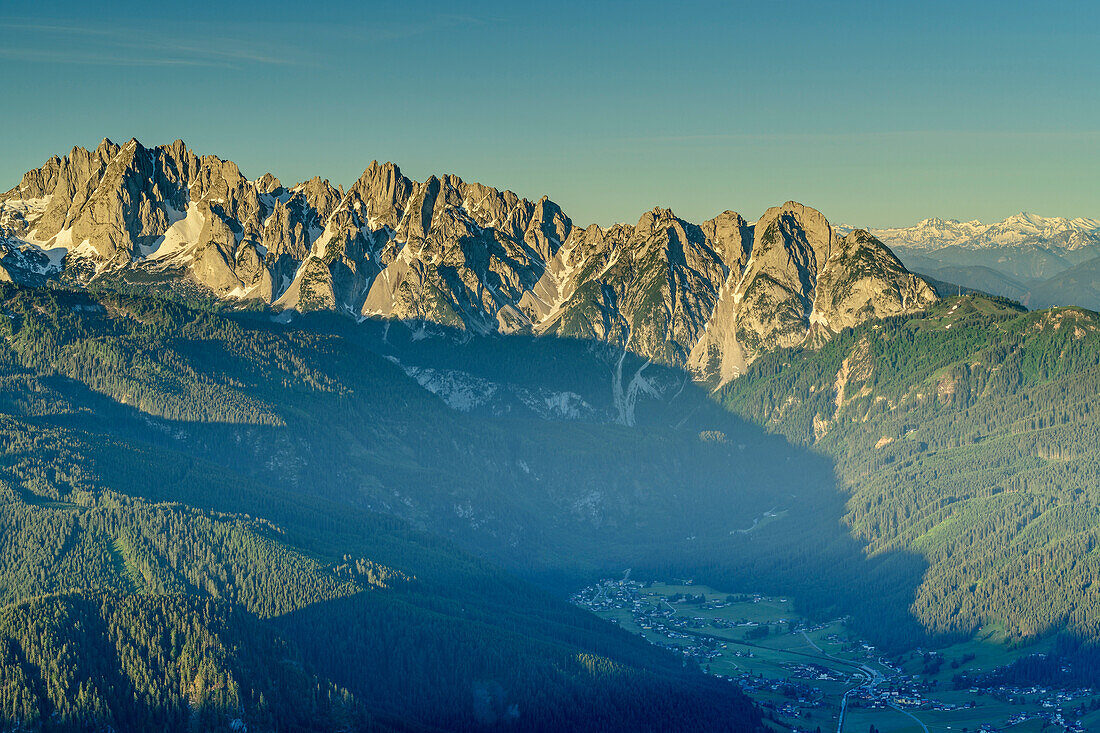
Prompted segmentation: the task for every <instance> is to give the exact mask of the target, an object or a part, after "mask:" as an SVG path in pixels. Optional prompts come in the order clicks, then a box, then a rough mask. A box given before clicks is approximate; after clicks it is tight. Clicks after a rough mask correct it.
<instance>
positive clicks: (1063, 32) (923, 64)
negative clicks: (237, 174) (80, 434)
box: [0, 0, 1100, 226]
mask: <svg viewBox="0 0 1100 733" xmlns="http://www.w3.org/2000/svg"><path fill="white" fill-rule="evenodd" d="M153 5H155V4H154V3H148V2H140V3H138V2H116V3H110V4H107V5H101V4H95V3H86V2H81V3H49V2H42V3H20V4H15V3H5V4H0V79H3V87H4V89H3V97H2V98H3V99H4V103H3V104H2V105H0V123H2V124H3V128H4V129H5V130H6V131H7V134H5V135H3V136H2V138H0V190H2V189H7V188H9V187H10V186H12V185H15V184H16V183H17V182H18V179H19V177H20V175H21V174H22V172H23V171H24V170H26V169H28V168H32V167H37V166H38V165H41V163H42V161H43V160H45V159H46V158H47V157H49V156H50V155H52V154H55V153H59V154H63V153H65V152H66V151H68V150H69V149H70V148H71V147H72V146H73V145H83V146H94V145H96V144H97V143H98V142H99V140H100V139H102V138H103V137H104V136H107V137H110V138H112V139H114V140H116V141H120V142H121V141H124V140H126V139H128V138H130V137H137V138H138V139H139V140H141V141H142V142H143V143H145V144H147V145H152V144H157V143H162V142H169V141H171V140H173V139H175V138H177V137H179V138H183V139H184V140H185V141H186V142H187V143H188V144H189V145H191V147H192V148H194V149H195V150H196V151H197V152H199V153H212V154H217V155H219V156H222V157H226V158H231V159H233V160H235V161H237V162H238V163H239V164H240V165H241V168H242V170H243V171H244V172H245V174H246V175H249V176H253V177H254V176H258V175H260V174H262V173H263V172H265V171H267V170H270V171H271V172H272V173H274V174H275V175H277V176H279V177H280V178H281V179H282V180H283V181H284V182H286V183H291V182H295V181H297V180H300V179H304V178H308V177H310V176H312V175H321V176H323V177H326V178H329V179H330V180H332V181H333V182H334V183H342V184H344V185H347V184H348V183H350V182H352V181H354V180H355V179H356V178H357V177H358V175H359V173H360V172H361V171H362V170H363V168H365V167H366V165H367V164H368V163H369V162H370V161H371V160H372V159H375V158H377V159H380V160H393V161H395V162H396V163H398V164H399V165H400V166H401V167H402V169H403V170H404V172H405V173H406V174H407V175H409V176H411V177H413V178H417V179H423V178H425V177H426V176H428V175H430V174H432V173H436V174H440V173H457V174H458V175H461V176H462V177H464V178H466V179H468V180H478V181H481V182H483V183H486V184H489V185H493V186H496V187H498V188H510V189H512V190H514V191H516V192H517V193H519V194H521V195H524V196H527V197H529V198H537V197H538V196H541V195H543V194H546V195H548V196H550V197H551V198H552V199H554V200H555V201H557V202H558V203H559V204H561V206H562V207H563V208H564V209H565V210H566V212H567V213H568V214H570V216H571V217H572V218H573V219H574V220H575V221H577V222H578V223H582V224H585V223H589V222H593V221H594V222H598V223H602V224H606V223H610V222H614V221H630V222H633V221H635V220H637V218H638V216H639V214H640V213H641V212H642V211H644V210H647V209H650V208H652V207H653V206H656V205H661V206H669V207H671V208H672V209H673V210H674V211H676V212H677V213H678V214H680V215H681V216H683V217H684V218H687V219H692V220H701V219H705V218H709V217H710V216H713V215H714V214H715V213H717V212H719V211H722V210H724V209H733V210H736V211H739V212H741V213H742V214H744V215H745V216H746V217H747V218H749V219H754V218H756V217H757V216H758V215H759V214H760V213H761V212H762V211H763V210H764V209H765V208H767V207H768V206H771V205H774V204H777V203H781V202H783V201H785V200H787V199H795V200H799V201H802V202H803V203H806V204H809V205H812V206H815V207H817V208H819V209H821V210H822V211H823V212H824V213H825V214H826V216H828V217H829V218H830V219H831V220H832V221H838V222H847V223H851V224H856V225H862V226H886V225H902V224H910V223H914V222H915V221H917V220H919V219H921V218H924V217H926V216H942V217H954V218H961V219H971V218H980V219H982V220H995V219H1001V218H1003V217H1005V216H1007V215H1010V214H1012V213H1015V212H1017V211H1020V210H1027V211H1032V212H1035V213H1040V214H1045V215H1061V216H1091V217H1098V218H1100V165H1098V163H1100V92H1098V87H1100V83H1098V80H1100V50H1098V49H1100V30H1098V29H1100V4H1097V3H1086V2H1063V3H1038V2H1036V3H1019V2H1011V1H1002V2H972V3H963V2H937V1H934V0H933V1H926V2H919V3H917V2H914V3H908V2H889V1H887V0H880V1H879V2H873V3H872V2H834V3H830V2H823V1H819V2H755V3H705V2H683V3H655V2H645V1H639V2H621V3H620V2H606V3H594V2H569V1H566V2H558V3H542V4H526V3H515V2H512V3H482V2H477V0H466V1H465V2H461V3H454V2H452V3H436V2H424V3H416V2H406V3H398V2H387V3H372V2H365V3H359V2H345V1H343V0H330V1H328V2H316V3H301V2H296V3H293V4H291V3H280V2H263V3H247V2H242V3H230V2H224V1H223V2H218V3H207V2H197V3H175V4H172V5H173V6H174V7H171V8H169V7H162V8H159V9H157V8H153V7H152V6H153ZM164 5H168V4H164Z"/></svg>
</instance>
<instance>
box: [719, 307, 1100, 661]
mask: <svg viewBox="0 0 1100 733" xmlns="http://www.w3.org/2000/svg"><path fill="white" fill-rule="evenodd" d="M1098 385H1100V317H1098V316H1097V314H1095V313H1092V312H1089V311H1085V310H1082V309H1077V308H1059V309H1053V310H1048V311H1039V312H1035V313H1027V312H1023V311H1022V309H1020V308H1019V307H1018V306H1015V305H1014V304H1012V303H1010V302H1008V301H1000V300H995V299H988V298H984V297H981V296H964V297H961V298H951V299H949V300H947V301H944V302H943V303H941V304H938V305H937V306H935V307H934V308H932V309H931V310H930V311H929V312H928V313H927V314H926V315H924V316H920V317H912V318H896V319H888V320H885V321H883V322H881V323H874V324H865V325H863V326H860V327H858V328H855V329H851V330H848V331H845V332H844V333H842V334H841V335H839V336H838V337H837V338H836V339H835V340H834V341H833V342H831V343H829V344H827V345H825V346H824V347H823V348H821V349H820V350H817V351H811V350H788V351H784V352H780V353H776V354H775V355H772V356H769V357H767V358H765V359H762V360H761V361H760V362H758V363H757V364H756V365H754V367H753V368H752V369H751V370H750V372H749V373H748V374H747V375H746V377H745V378H743V379H741V380H738V381H737V382H736V383H734V384H731V385H729V386H728V387H727V388H726V389H725V390H723V392H722V394H721V399H722V401H723V402H724V404H725V405H727V406H728V407H729V408H731V409H732V410H734V411H735V412H737V413H738V414H740V415H742V416H745V417H748V418H751V419H753V420H755V421H759V422H760V423H762V424H764V425H767V426H768V427H770V428H771V429H773V430H776V431H778V432H780V433H782V434H784V435H785V436H787V437H788V438H790V439H791V440H792V441H793V442H795V443H799V444H802V445H806V446H813V447H814V448H815V449H816V450H818V451H820V452H822V453H824V454H826V455H828V456H829V457H831V458H832V459H834V460H835V462H836V470H837V473H838V476H839V478H840V483H841V486H842V487H843V488H844V490H845V491H846V493H847V495H848V499H847V504H846V508H845V513H844V523H845V525H846V526H847V527H848V528H849V529H850V531H851V533H852V535H853V536H854V537H856V538H858V539H859V540H861V541H863V542H865V543H866V544H867V552H868V553H870V554H871V555H872V556H874V555H880V554H884V553H908V554H911V555H913V556H915V557H918V558H920V559H921V560H922V561H923V562H924V563H926V564H927V570H926V572H925V573H924V575H923V578H922V579H921V581H920V583H919V587H917V588H916V589H915V591H914V593H913V597H912V605H911V611H912V614H913V615H914V616H915V617H916V618H917V619H919V620H920V622H921V623H922V624H923V625H924V626H925V627H926V628H928V629H930V630H932V631H935V632H938V633H948V634H951V633H958V634H966V633H969V632H971V631H973V630H974V629H975V628H977V627H978V626H981V625H994V626H995V627H996V626H1000V627H1002V628H1003V631H1004V633H1005V635H1006V636H1007V638H1008V640H1010V641H1012V640H1027V639H1030V638H1034V637H1036V636H1038V635H1043V634H1047V633H1051V632H1058V631H1063V630H1068V631H1069V632H1071V633H1073V634H1076V635H1077V636H1079V637H1081V638H1084V639H1091V640H1096V639H1100V554H1098V553H1097V551H1096V549H1097V547H1098V546H1100V488H1098V487H1100V455H1098V454H1097V451H1096V446H1097V445H1098V444H1100V390H1098V389H1097V386H1098Z"/></svg>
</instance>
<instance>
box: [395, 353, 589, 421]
mask: <svg viewBox="0 0 1100 733" xmlns="http://www.w3.org/2000/svg"><path fill="white" fill-rule="evenodd" d="M395 361H396V360H395ZM396 363H398V364H400V362H396ZM402 368H403V369H404V370H405V373H406V374H408V375H409V376H410V377H412V378H413V379H415V380H416V381H417V383H418V384H419V385H420V386H421V387H423V388H424V389H426V390H428V391H429V392H431V393H432V394H434V395H436V396H437V397H439V398H440V399H441V400H443V402H444V403H446V405H447V406H448V407H450V408H451V409H452V410H457V411H458V412H473V411H475V410H479V409H487V410H489V411H490V412H492V413H493V414H494V415H500V414H506V413H508V412H511V411H512V410H513V409H515V408H518V407H519V406H520V405H522V406H523V407H526V408H527V409H528V410H530V411H531V412H533V413H535V414H536V415H538V416H539V417H540V418H542V419H544V420H591V419H593V418H595V417H596V416H597V413H596V409H595V408H593V407H592V406H591V405H590V404H588V402H586V401H585V400H584V398H583V397H581V396H580V395H579V394H577V393H575V392H557V391H553V390H549V389H543V388H530V387H522V386H520V385H516V384H506V383H499V382H493V381H490V380H488V379H485V378H483V377H478V376H475V375H473V374H470V373H469V372H464V371H460V370H457V369H432V368H428V367H415V366H403V367H402Z"/></svg>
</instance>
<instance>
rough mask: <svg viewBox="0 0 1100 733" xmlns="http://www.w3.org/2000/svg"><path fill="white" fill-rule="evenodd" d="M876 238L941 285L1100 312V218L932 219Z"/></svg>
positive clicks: (1041, 304)
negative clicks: (1098, 280) (990, 221)
mask: <svg viewBox="0 0 1100 733" xmlns="http://www.w3.org/2000/svg"><path fill="white" fill-rule="evenodd" d="M848 229H850V227H845V226H838V227H837V231H840V232H843V231H847V230H848ZM869 231H870V232H871V234H872V235H874V236H875V237H876V238H878V239H879V240H881V241H882V242H883V243H884V244H886V245H887V246H888V247H890V249H892V250H893V251H894V253H895V254H896V255H897V256H898V257H899V258H900V259H901V261H902V262H903V263H905V266H906V267H907V268H909V269H910V270H913V271H914V272H919V273H921V274H923V275H928V276H931V277H933V278H935V279H937V280H941V281H944V282H948V283H953V284H957V285H961V286H963V287H967V288H974V289H976V290H981V291H984V292H987V293H993V294H995V295H1003V296H1005V297H1008V298H1012V299H1013V300H1018V301H1020V302H1021V303H1023V304H1024V305H1026V306H1028V307H1029V308H1046V307H1049V306H1055V305H1080V306H1084V307H1086V308H1093V309H1097V308H1100V299H1098V297H1097V293H1098V292H1100V289H1098V288H1097V283H1096V282H1095V278H1094V277H1093V274H1094V273H1097V272H1100V221H1098V220H1096V219H1087V218H1084V217H1078V218H1076V219H1067V218H1065V217H1060V216H1050V217H1048V216H1037V215H1035V214H1028V213H1023V212H1021V213H1019V214H1015V215H1013V216H1010V217H1008V218H1007V219H1005V220H1004V221H999V222H996V223H994V224H983V223H982V222H980V221H977V220H975V221H958V220H956V219H925V220H924V221H922V222H920V223H919V224H916V225H915V226H911V227H895V228H888V229H870V230H869ZM1069 273H1072V275H1070V274H1069Z"/></svg>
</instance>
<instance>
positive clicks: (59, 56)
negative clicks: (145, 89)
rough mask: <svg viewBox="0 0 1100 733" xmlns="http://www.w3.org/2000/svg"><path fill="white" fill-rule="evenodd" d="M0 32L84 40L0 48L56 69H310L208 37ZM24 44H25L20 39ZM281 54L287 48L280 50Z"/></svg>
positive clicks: (23, 27) (53, 27)
mask: <svg viewBox="0 0 1100 733" xmlns="http://www.w3.org/2000/svg"><path fill="white" fill-rule="evenodd" d="M0 29H6V30H9V31H16V32H19V33H20V34H21V35H29V34H40V35H42V36H54V37H58V36H67V37H69V38H70V39H73V41H75V39H76V38H80V39H82V40H83V43H81V44H80V45H81V47H80V48H79V49H76V50H72V51H62V50H57V49H56V48H54V47H50V44H36V45H34V46H28V45H27V44H26V43H25V42H24V43H18V44H13V43H10V41H9V43H8V44H7V45H6V46H4V47H0V57H4V58H10V59H16V60H24V61H40V62H46V63H60V64H98V65H108V66H141V65H152V66H220V67H227V68H238V66H239V65H241V64H262V65H272V66H292V65H310V64H306V63H305V62H304V61H302V60H300V59H295V58H293V57H292V56H290V55H287V54H285V53H284V54H276V53H273V52H270V51H263V50H257V49H254V48H249V47H248V46H247V45H242V44H241V42H240V41H239V40H237V39H232V38H211V39H209V40H207V41H206V42H205V43H201V44H199V43H178V42H172V41H167V40H164V39H163V38H159V37H158V38H157V39H155V40H152V39H150V40H148V41H145V40H136V39H140V38H142V36H143V35H144V34H143V33H142V32H141V31H137V30H133V29H119V28H103V27H95V26H71V25H57V24H49V23H33V22H0ZM20 40H24V39H20ZM70 45H75V44H70ZM283 50H284V51H285V49H283Z"/></svg>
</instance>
